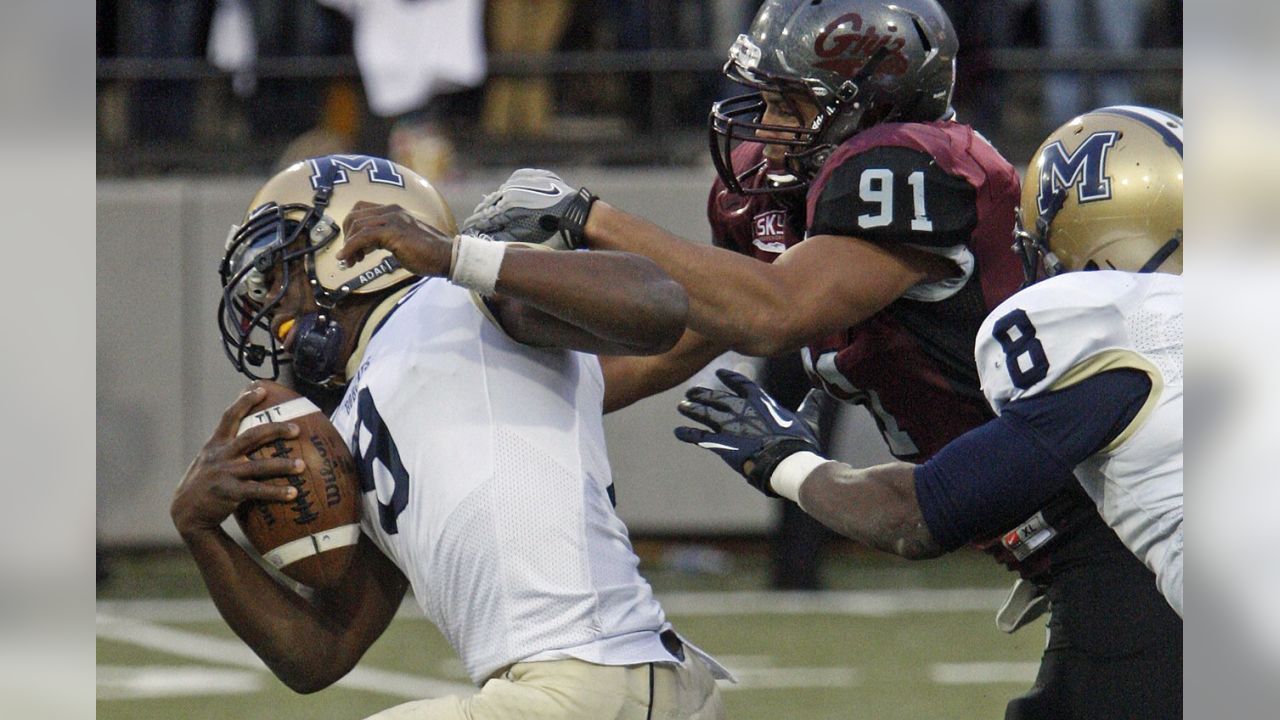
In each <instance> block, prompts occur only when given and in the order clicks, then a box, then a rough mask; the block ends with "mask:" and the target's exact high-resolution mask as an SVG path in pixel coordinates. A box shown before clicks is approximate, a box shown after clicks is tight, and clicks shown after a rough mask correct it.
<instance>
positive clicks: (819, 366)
mask: <svg viewBox="0 0 1280 720" xmlns="http://www.w3.org/2000/svg"><path fill="white" fill-rule="evenodd" d="M1018 202H1019V181H1018V176H1017V173H1016V172H1015V171H1014V169H1013V166H1011V165H1010V164H1009V162H1008V161H1007V160H1005V159H1004V157H1002V156H1001V155H1000V153H999V152H997V151H996V149H995V148H993V147H992V146H991V145H990V144H989V143H988V142H987V141H986V140H985V139H983V138H982V137H981V136H980V135H978V134H977V133H976V132H974V131H973V129H971V128H970V127H968V126H967V125H962V124H959V123H955V122H947V121H938V122H930V123H885V124H883V125H878V126H875V127H872V128H870V129H868V130H865V131H863V132H860V133H858V134H857V135H854V136H853V137H852V138H850V139H849V140H847V141H845V143H844V144H842V145H841V146H840V147H839V148H837V149H836V150H835V152H833V153H832V156H831V158H830V159H829V160H827V162H826V163H824V164H823V166H822V169H821V171H820V172H819V173H818V175H817V177H815V178H814V180H813V182H812V183H811V184H810V187H809V193H808V198H807V216H808V232H807V235H808V236H813V235H844V236H851V237H857V238H861V239H864V240H868V241H871V242H876V243H906V244H909V245H912V246H914V247H918V248H921V249H925V250H928V251H931V252H937V253H939V254H943V255H945V256H947V257H950V258H952V259H953V260H955V261H956V262H957V264H958V265H959V266H960V267H961V268H962V269H964V270H965V274H964V276H963V279H957V280H955V281H953V282H944V283H939V284H935V285H932V286H923V287H917V288H912V289H911V290H910V291H908V292H907V294H906V295H904V296H903V297H901V298H899V299H898V300H895V301H894V302H893V303H891V304H890V305H889V306H888V307H886V308H884V309H883V310H881V311H880V312H879V313H877V314H875V315H874V316H872V317H870V318H868V319H867V320H866V321H864V322H862V323H860V324H858V325H856V326H854V327H851V328H849V329H847V330H845V331H843V332H840V333H837V334H835V335H832V336H830V337H827V338H824V339H823V340H822V341H821V342H816V343H812V344H810V345H809V346H808V347H806V348H805V349H804V351H803V354H804V360H805V366H806V369H807V370H808V371H809V373H810V377H811V378H812V379H813V380H814V381H815V383H816V384H819V385H820V386H822V387H823V388H824V389H826V390H827V391H828V392H830V393H831V394H833V395H835V396H837V397H840V398H842V399H845V400H848V401H851V402H857V403H862V404H865V405H866V406H867V408H868V409H869V410H870V411H871V413H872V415H874V416H875V418H876V422H877V424H879V426H880V430H881V432H882V433H883V434H884V437H885V440H886V441H887V442H888V444H889V450H890V452H892V453H893V454H894V455H895V456H896V457H898V458H901V459H903V460H908V461H913V462H920V461H923V460H925V459H927V458H928V457H930V456H931V455H933V454H934V453H936V452H938V451H939V450H941V449H942V447H943V446H944V445H946V444H947V443H948V442H949V441H951V440H952V439H954V438H956V437H957V436H959V435H961V434H962V433H964V432H965V431H967V430H969V429H971V428H973V427H976V426H978V425H980V424H982V423H984V422H986V421H987V420H988V419H990V418H991V417H992V415H991V411H990V409H989V408H988V407H987V403H986V400H985V399H984V398H983V395H982V391H981V387H980V384H979V381H978V373H977V368H976V366H975V365H974V360H973V345H974V338H976V337H977V333H978V327H979V326H980V325H981V324H982V321H983V319H984V318H985V317H986V316H987V314H988V312H989V311H990V310H991V309H992V308H994V307H995V306H996V305H997V304H998V303H999V302H1000V301H1002V300H1003V299H1004V298H1006V297H1008V296H1009V295H1011V294H1013V293H1014V292H1015V291H1016V290H1017V289H1018V286H1019V284H1020V283H1021V281H1022V269H1021V265H1020V264H1019V263H1018V259H1017V257H1016V255H1015V254H1014V253H1013V252H1012V251H1011V250H1010V249H1009V247H1010V244H1011V243H1012V241H1013V223H1014V209H1015V208H1016V207H1017V206H1018Z"/></svg>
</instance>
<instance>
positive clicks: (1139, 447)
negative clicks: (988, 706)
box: [676, 106, 1183, 717]
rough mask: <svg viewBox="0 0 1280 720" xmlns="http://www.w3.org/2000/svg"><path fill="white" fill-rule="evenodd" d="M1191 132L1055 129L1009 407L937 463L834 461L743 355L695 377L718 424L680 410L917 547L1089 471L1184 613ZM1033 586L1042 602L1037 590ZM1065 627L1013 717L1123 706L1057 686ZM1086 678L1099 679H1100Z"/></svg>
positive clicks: (1023, 215) (1163, 118) (1016, 316)
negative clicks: (711, 383)
mask: <svg viewBox="0 0 1280 720" xmlns="http://www.w3.org/2000/svg"><path fill="white" fill-rule="evenodd" d="M1182 143H1183V141H1182V120H1181V119H1180V118H1178V117H1176V116H1174V115H1170V114H1168V113H1164V112H1161V111H1158V110H1152V109H1149V108H1141V107H1134V106H1117V107H1107V108H1101V109H1098V110H1095V111H1092V112H1089V113H1086V114H1084V115H1081V116H1080V117H1077V118H1075V119H1073V120H1072V121H1070V122H1069V123H1067V124H1066V125H1064V126H1063V127H1061V128H1059V129H1058V130H1057V131H1055V132H1054V133H1053V134H1052V135H1050V136H1049V138H1048V139H1047V140H1046V141H1045V142H1044V143H1043V144H1042V145H1041V147H1040V148H1039V150H1038V151H1037V153H1036V155H1035V157H1034V158H1033V161H1032V163H1031V167H1030V168H1029V170H1028V178H1027V181H1026V183H1025V184H1024V186H1023V194H1022V204H1021V210H1020V222H1019V229H1018V231H1017V232H1016V243H1015V249H1016V250H1018V251H1019V252H1020V253H1021V254H1022V256H1023V258H1024V269H1025V270H1026V272H1027V275H1028V283H1029V286H1028V287H1026V288H1025V289H1023V290H1021V291H1019V292H1018V293H1016V294H1015V295H1013V296H1012V297H1010V298H1008V299H1007V300H1005V301H1004V302H1003V303H1001V304H1000V305H999V306H998V307H997V308H996V309H995V310H994V311H993V312H992V313H991V314H990V315H989V317H988V318H987V319H986V321H985V322H984V323H983V325H982V329H981V330H980V332H979V333H978V338H977V341H976V347H975V354H976V358H977V364H978V369H979V372H980V374H981V378H982V387H983V391H984V393H985V395H986V397H987V400H988V402H989V403H990V404H991V406H992V408H993V409H994V410H995V411H996V413H998V417H997V418H995V419H994V420H991V421H990V422H988V423H987V424H985V425H982V426H980V427H978V428H975V429H974V430H972V431H970V432H968V433H966V434H965V435H963V436H961V437H960V438H957V439H956V440H954V441H952V442H951V443H950V444H948V445H947V446H946V447H945V448H944V449H943V450H942V451H941V452H940V453H939V454H937V455H935V456H934V457H933V458H931V459H930V460H928V461H927V462H925V463H923V464H921V465H913V464H909V463H891V464H887V465H881V466H877V467H871V468H865V469H856V468H852V467H850V466H848V465H846V464H844V463H840V462H834V461H830V460H828V459H827V458H824V457H822V456H821V455H819V454H818V453H817V442H816V440H815V439H814V437H813V435H812V433H811V432H810V428H809V426H808V424H807V423H806V422H805V412H804V410H805V408H802V409H801V411H800V413H799V414H794V413H791V412H789V411H787V410H786V409H785V408H782V407H780V406H778V405H777V404H776V403H775V402H774V401H773V400H772V398H770V397H769V396H768V395H767V394H764V393H763V392H762V391H761V390H760V389H759V388H758V387H757V386H756V385H755V384H754V383H751V382H750V381H749V380H747V379H746V378H744V377H742V376H739V375H736V374H733V373H730V372H727V371H721V373H722V374H721V379H722V380H723V381H724V383H725V384H726V385H727V386H728V387H729V388H730V389H731V391H732V392H725V391H721V390H712V389H709V388H694V389H692V390H690V391H689V393H688V394H687V398H686V400H685V401H683V402H682V403H681V405H680V412H681V413H682V414H684V415H685V416H686V417H689V418H691V419H693V420H695V421H698V422H700V423H702V424H704V425H706V426H707V428H708V429H701V428H698V429H695V428H688V427H685V428H678V429H677V430H676V434H677V436H678V437H679V438H680V439H681V440H684V441H686V442H690V443H696V444H698V445H700V446H702V447H705V448H708V449H710V450H712V451H714V452H716V453H718V454H719V455H720V456H721V457H723V458H724V459H725V460H726V461H727V462H728V463H729V464H730V465H731V466H733V467H734V468H735V469H736V470H738V471H739V472H741V473H742V474H743V475H744V476H746V477H747V479H748V480H749V481H750V482H751V484H752V485H754V486H755V487H756V488H758V489H760V490H762V491H763V492H765V493H766V494H770V495H780V496H782V497H785V498H789V499H791V500H793V501H795V502H797V503H799V504H800V506H801V507H802V508H803V509H804V510H805V511H806V512H808V513H809V514H811V515H813V516H814V517H816V518H817V519H818V520H820V521H822V522H823V523H825V524H826V525H828V526H830V527H831V528H833V529H835V530H837V531H839V532H841V533H843V534H845V535H847V536H849V537H851V538H854V539H856V540H859V541H861V542H864V543H866V544H868V545H871V546H874V547H876V548H879V549H881V550H885V551H888V552H893V553H896V554H899V555H903V556H905V557H909V558H927V557H935V556H937V555H940V554H942V553H945V552H949V551H951V550H954V549H956V548H958V547H960V546H961V545H962V544H964V543H965V542H967V541H969V540H972V539H974V538H977V537H981V536H983V535H984V534H985V533H991V532H999V531H1000V528H1002V527H1007V526H1009V525H1010V524H1011V523H1017V522H1020V519H1021V518H1024V517H1027V516H1029V515H1030V514H1031V513H1035V512H1036V510H1037V508H1041V507H1043V506H1044V504H1045V501H1046V500H1047V499H1048V498H1050V497H1052V496H1053V495H1054V494H1055V493H1057V492H1059V491H1060V490H1061V489H1062V487H1063V485H1064V484H1065V483H1069V482H1072V478H1073V477H1074V482H1078V483H1079V484H1080V486H1081V487H1082V488H1083V489H1084V491H1085V492H1086V493H1087V494H1088V495H1089V497H1090V498H1091V499H1092V500H1093V501H1094V503H1095V504H1096V506H1097V509H1098V512H1099V513H1100V515H1101V516H1102V518H1103V519H1104V520H1105V521H1106V522H1107V524H1108V525H1110V526H1111V528H1112V529H1113V530H1114V531H1115V532H1116V534H1117V535H1118V537H1119V538H1120V540H1121V541H1122V542H1123V543H1124V545H1125V546H1126V547H1127V548H1128V549H1129V550H1130V551H1132V553H1133V554H1134V556H1135V557H1136V558H1137V559H1139V560H1140V561H1142V563H1144V564H1145V565H1146V566H1147V567H1148V568H1149V569H1150V570H1151V571H1152V573H1154V575H1155V582H1156V584H1157V586H1158V588H1159V590H1160V592H1161V593H1162V594H1163V596H1164V598H1165V599H1166V600H1167V601H1168V603H1169V605H1170V606H1171V608H1172V610H1173V611H1175V612H1176V614H1177V616H1178V617H1179V618H1180V617H1181V615H1182V468H1183V459H1182V354H1183V337H1182V307H1183V305H1182V285H1183V282H1182V277H1181V272H1182ZM1024 222H1025V226H1024V224H1023V223H1024ZM1072 271H1092V272H1072ZM1045 275H1047V276H1048V277H1047V279H1043V280H1041V279H1040V278H1041V277H1042V276H1045ZM1037 281H1038V282H1037ZM1032 283H1033V284H1032ZM1053 525H1054V523H1053V522H1052V519H1047V520H1046V518H1044V517H1041V516H1040V515H1037V516H1035V517H1033V518H1032V519H1031V520H1030V521H1028V522H1026V523H1023V524H1022V525H1020V526H1018V527H1017V528H1016V529H1015V530H1014V531H1012V532H1010V533H1007V534H1006V537H1005V538H1004V543H1005V545H1006V547H1009V548H1010V549H1011V550H1013V551H1014V552H1015V553H1017V552H1019V550H1021V549H1024V548H1025V549H1034V548H1035V547H1037V546H1038V545H1040V544H1042V543H1044V542H1046V541H1047V540H1048V539H1049V533H1050V532H1051V527H1052V526H1053ZM1023 591H1024V592H1025V593H1026V595H1025V596H1024V597H1023V598H1022V600H1024V601H1030V600H1032V599H1033V598H1034V596H1035V595H1036V591H1035V589H1033V588H1023ZM1054 602H1057V600H1055V601H1054ZM1007 609H1008V610H1009V611H1010V613H1011V614H1006V615H1005V616H1003V617H1002V618H1001V621H1002V622H1007V623H1010V624H1015V625H1016V624H1017V623H1020V622H1023V621H1024V619H1025V618H1023V617H1019V613H1020V612H1021V611H1025V610H1026V606H1025V605H1011V606H1010V607H1009V608H1007ZM1057 630H1058V628H1055V627H1054V626H1053V624H1052V623H1051V625H1050V631H1051V637H1050V643H1049V647H1048V649H1047V650H1046V658H1045V664H1044V665H1042V667H1041V677H1040V678H1039V679H1038V680H1037V689H1040V690H1046V688H1049V689H1048V690H1046V692H1044V693H1041V694H1040V695H1039V696H1038V697H1037V696H1035V695H1034V693H1033V695H1029V696H1027V697H1025V698H1021V699H1019V701H1015V702H1016V703H1017V702H1021V703H1023V706H1021V707H1015V704H1011V705H1010V712H1011V713H1018V712H1020V713H1022V714H1015V715H1012V716H1016V717H1072V716H1074V717H1104V716H1107V717H1109V715H1106V714H1105V713H1106V712H1116V711H1118V710H1116V709H1114V708H1113V709H1112V710H1111V711H1106V710H1103V711H1102V712H1103V714H1097V713H1096V712H1094V711H1080V712H1075V713H1073V712H1071V711H1068V710H1066V709H1065V707H1066V706H1067V705H1068V704H1069V703H1070V702H1071V701H1070V700H1066V699H1064V698H1062V697H1058V696H1055V695H1054V693H1056V692H1060V691H1062V690H1063V689H1064V687H1067V686H1069V685H1070V684H1071V681H1064V682H1061V683H1057V684H1056V685H1055V684H1054V682H1055V681H1054V678H1053V677H1052V676H1053V674H1054V673H1055V669H1054V665H1053V663H1051V662H1050V661H1051V659H1053V658H1052V657H1051V654H1050V653H1052V652H1055V651H1056V650H1058V649H1059V645H1056V644H1055V638H1054V635H1055V633H1056V632H1057ZM1077 632H1078V630H1077ZM1069 633H1070V629H1064V630H1063V631H1062V634H1063V635H1068V634H1069ZM1086 640H1087V639H1086V638H1079V637H1077V638H1071V639H1070V642H1072V643H1075V644H1077V645H1079V644H1082V641H1086ZM1064 642H1068V641H1067V640H1064ZM1180 646H1181V643H1180V640H1179V642H1178V643H1177V646H1176V649H1171V652H1175V651H1176V652H1180ZM1099 667H1100V668H1101V665H1099ZM1100 672H1105V671H1102V670H1100ZM1073 681H1079V682H1078V684H1076V685H1075V687H1077V688H1084V687H1089V682H1090V680H1089V679H1088V678H1087V677H1076V678H1073ZM1082 694H1087V693H1082ZM1133 701H1134V703H1136V704H1138V705H1141V704H1142V703H1143V702H1144V701H1143V699H1142V698H1138V697H1135V698H1134V700H1133ZM1037 703H1038V705H1037ZM1033 706H1035V707H1033ZM1077 707H1078V706H1077ZM1179 707H1180V704H1179ZM1049 708H1056V709H1053V710H1052V711H1050V710H1049ZM1042 711H1043V712H1044V713H1047V714H1041V713H1042ZM1126 717H1127V715H1126Z"/></svg>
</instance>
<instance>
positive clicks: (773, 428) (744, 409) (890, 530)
mask: <svg viewBox="0 0 1280 720" xmlns="http://www.w3.org/2000/svg"><path fill="white" fill-rule="evenodd" d="M716 376H717V377H718V378H720V381H721V382H723V383H724V385H725V387H727V388H729V391H728V392H726V391H723V390H714V389H711V388H705V387H695V388H692V389H690V390H689V392H687V393H686V394H685V400H684V401H683V402H681V403H680V405H679V407H678V410H679V411H680V414H681V415H684V416H685V417H687V418H689V419H690V420H693V421H695V422H697V423H700V424H702V425H704V426H705V427H706V428H707V429H702V428H693V427H679V428H676V437H677V438H679V439H680V440H683V441H684V442H687V443H691V444H694V445H698V446H699V447H703V448H706V449H708V450H711V451H712V452H714V453H716V454H717V455H719V456H720V457H721V458H722V459H723V460H724V461H725V462H726V463H728V464H729V467H731V468H733V469H734V470H736V471H738V472H739V473H741V474H742V476H743V477H745V478H746V479H747V482H748V483H750V484H751V485H752V487H754V488H756V489H757V490H759V491H760V492H763V493H764V494H766V495H769V496H772V497H784V498H787V499H788V500H791V501H793V502H797V503H799V504H800V507H801V508H802V509H803V510H804V511H805V512H807V513H809V514H810V515H812V516H813V517H814V518H816V519H817V520H818V521H819V522H821V523H822V524H824V525H826V526H827V527H829V528H831V529H832V530H835V531H836V532H839V533H840V534H842V535H845V536H846V537H849V538H852V539H854V540H857V541H858V542H860V543H862V544H864V545H868V546H870V547H874V548H876V549H878V550H883V551H885V552H891V553H894V554H895V555H901V556H903V557H906V558H911V559H921V558H929V557H935V556H937V555H940V554H941V553H942V552H943V549H942V548H940V547H939V546H938V544H937V543H936V542H935V541H934V539H933V536H932V535H931V534H930V532H929V528H928V526H926V525H925V522H924V518H923V516H922V515H921V512H920V505H919V503H918V502H917V501H916V494H915V484H914V483H915V476H914V470H915V467H916V466H914V465H911V464H908V463H889V464H887V465H879V466H876V467H871V468H866V469H854V468H853V467H850V466H849V465H846V464H845V463H842V462H837V461H834V460H830V459H828V458H826V457H823V456H822V455H820V454H819V450H818V438H817V435H816V434H815V432H814V428H815V426H816V421H817V415H818V402H817V401H816V399H815V397H814V393H818V392H820V391H817V390H814V391H811V393H810V395H809V397H806V398H805V402H804V403H802V404H801V406H800V409H799V410H797V411H795V412H792V411H791V410H788V409H787V408H785V407H783V406H781V405H779V404H778V403H777V402H776V401H775V400H774V399H773V398H772V397H770V396H769V394H768V393H766V392H765V391H763V390H761V389H760V386H758V385H757V384H756V383H754V382H752V381H751V380H749V379H747V378H746V377H744V376H743V375H740V374H738V373H735V372H733V371H731V370H718V371H717V372H716Z"/></svg>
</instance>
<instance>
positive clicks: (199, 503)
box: [169, 388, 304, 537]
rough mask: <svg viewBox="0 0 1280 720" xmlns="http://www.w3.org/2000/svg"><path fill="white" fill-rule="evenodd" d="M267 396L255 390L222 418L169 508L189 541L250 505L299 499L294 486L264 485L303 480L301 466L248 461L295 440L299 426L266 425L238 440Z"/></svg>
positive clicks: (276, 460)
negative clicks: (243, 423) (256, 453)
mask: <svg viewBox="0 0 1280 720" xmlns="http://www.w3.org/2000/svg"><path fill="white" fill-rule="evenodd" d="M263 395H264V392H263V390H262V389H261V388H253V389H251V390H248V391H246V392H245V393H243V394H242V395H241V396H240V397H239V398H237V399H236V401H235V402H234V403H232V404H231V407H229V408H227V410H226V412H224V413H223V414H222V420H220V421H219V422H218V427H217V429H215V430H214V431H213V435H212V437H210V438H209V441H208V442H206V443H205V445H204V447H203V448H201V450H200V453H199V454H198V455H196V458H195V460H193V461H191V466H190V467H188V468H187V474H186V475H185V476H184V477H183V478H182V482H181V483H180V484H179V485H178V489H177V491H175V492H174V494H173V501H172V503H171V504H170V506H169V516H170V517H171V518H172V519H173V524H174V526H175V527H177V528H178V532H179V533H181V534H182V535H183V536H184V537H185V536H188V535H190V534H191V533H197V532H200V531H202V530H211V529H213V528H216V527H218V526H219V525H221V524H222V522H223V521H224V520H226V519H227V518H228V517H229V516H230V515H231V513H233V512H235V509H236V507H238V506H239V505H240V503H242V502H245V501H246V500H264V501H267V502H287V501H290V500H292V499H293V497H294V495H295V494H296V493H297V490H296V489H295V488H293V487H292V486H279V485H269V484H267V483H265V482H262V481H264V480H268V479H270V478H276V477H284V476H287V475H297V474H298V473H300V472H302V471H303V469H304V465H303V463H302V461H301V460H297V459H294V460H290V459H288V458H263V459H249V458H247V457H246V455H248V454H249V453H250V452H252V451H254V450H256V449H258V448H259V447H261V446H263V445H266V444H268V443H271V442H273V441H275V440H277V439H280V438H292V437H295V436H296V435H297V434H298V426H297V425H294V424H293V423H266V424H263V425H258V426H257V427H254V428H251V429H249V430H247V431H245V432H244V433H242V434H241V435H239V436H237V435H236V431H237V429H238V428H239V426H240V421H241V420H243V419H244V418H245V416H246V415H248V414H249V411H250V410H251V409H252V408H253V406H254V405H256V404H257V403H258V401H260V400H261V399H262V398H263Z"/></svg>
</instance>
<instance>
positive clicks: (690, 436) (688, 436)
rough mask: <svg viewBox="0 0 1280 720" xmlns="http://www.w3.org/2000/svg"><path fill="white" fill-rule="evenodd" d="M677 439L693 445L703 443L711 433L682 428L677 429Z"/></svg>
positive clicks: (697, 429)
mask: <svg viewBox="0 0 1280 720" xmlns="http://www.w3.org/2000/svg"><path fill="white" fill-rule="evenodd" d="M675 433H676V439H677V440H679V441H681V442H687V443H690V444H693V445H697V444H699V443H701V442H702V441H703V440H704V439H705V438H706V437H707V436H708V435H710V434H711V433H710V432H708V431H706V430H701V429H699V428H691V427H685V426H683V425H682V426H680V427H678V428H676V429H675Z"/></svg>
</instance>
